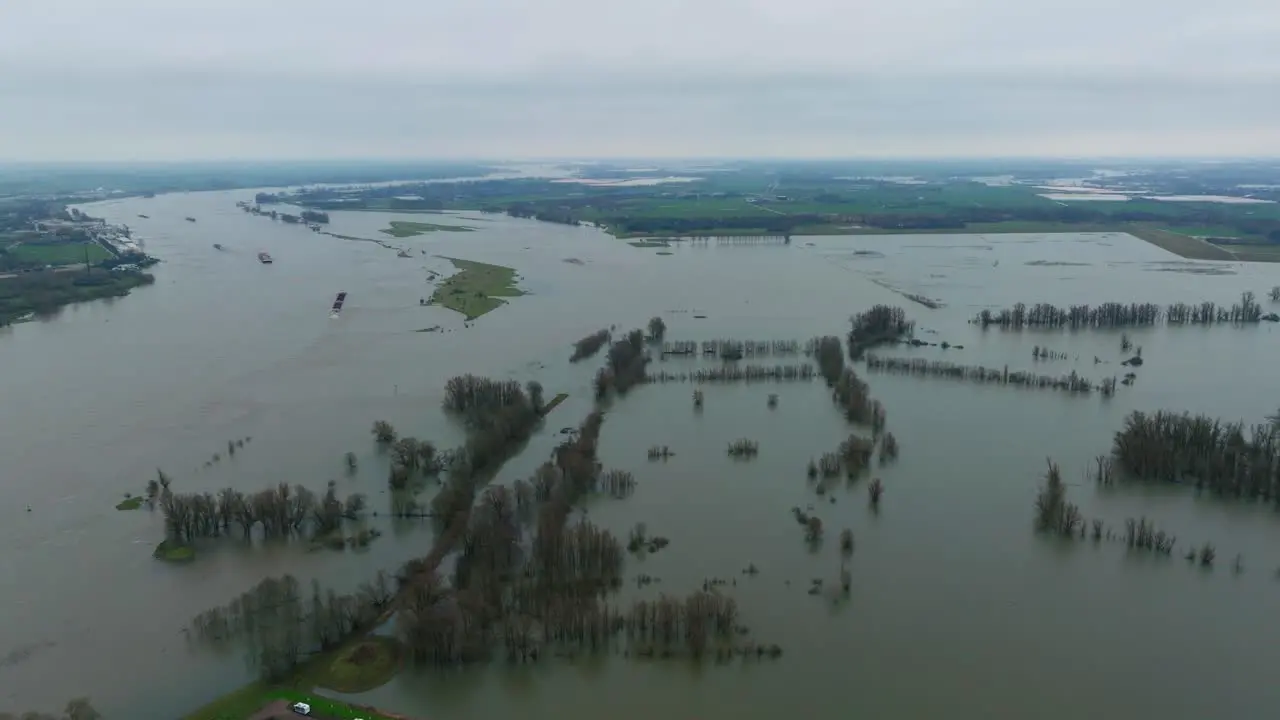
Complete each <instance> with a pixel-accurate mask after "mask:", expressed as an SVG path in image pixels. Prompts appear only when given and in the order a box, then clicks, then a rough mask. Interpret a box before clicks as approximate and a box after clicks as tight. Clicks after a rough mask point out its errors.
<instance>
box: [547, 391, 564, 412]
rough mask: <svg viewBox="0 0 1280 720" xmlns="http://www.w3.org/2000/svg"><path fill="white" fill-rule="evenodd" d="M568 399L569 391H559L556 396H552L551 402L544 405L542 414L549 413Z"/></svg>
mask: <svg viewBox="0 0 1280 720" xmlns="http://www.w3.org/2000/svg"><path fill="white" fill-rule="evenodd" d="M568 399H569V393H557V394H556V396H555V397H553V398H551V402H549V403H547V404H546V405H545V406H543V408H542V414H543V415H549V414H550V413H551V411H552V410H555V409H556V406H557V405H559V404H560V403H562V402H564V401H565V400H568Z"/></svg>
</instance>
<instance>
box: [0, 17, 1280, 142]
mask: <svg viewBox="0 0 1280 720" xmlns="http://www.w3.org/2000/svg"><path fill="white" fill-rule="evenodd" d="M1278 35H1280V7H1273V5H1272V3H1271V2H1270V0H1226V1H1225V2H1218V3H1213V4H1206V3H1203V2H1199V1H1196V2H1192V1H1191V0H1163V1H1159V0H1126V1H1125V2H1115V1H1114V0H1109V1H1107V2H1103V0H1074V2H1071V3H1060V2H1046V1H1044V0H914V2H909V3H901V2H887V1H886V2H877V3H868V2H858V1H856V0H787V1H786V2H779V1H777V0H647V1H646V2H635V1H631V0H626V1H623V0H620V1H619V2H616V3H607V2H599V1H598V0H540V1H539V2H536V3H528V2H514V1H511V2H508V1H504V0H431V1H430V2H409V1H408V0H405V1H400V0H365V2H361V3H351V2H349V1H348V0H340V1H339V0H306V1H302V0H271V1H270V2H263V1H262V0H253V1H250V0H217V2H214V1H212V0H187V1H185V2H174V1H173V0H8V2H6V3H3V4H0V159H2V158H11V159H42V158H47V159H76V158H102V159H162V158H219V157H238V158H249V157H264V156H269V157H366V156H368V157H371V156H379V157H396V156H400V157H409V156H412V157H445V156H466V157H477V156H478V157H499V156H516V157H537V156H566V155H572V156H584V155H592V154H607V155H632V156H635V155H650V154H656V155H685V154H689V155H704V156H705V155H793V156H801V155H841V156H852V155H895V156H921V155H934V154H938V155H963V154H1014V155H1016V154H1034V155H1078V154H1122V155H1132V154H1139V155H1147V154H1215V153H1222V154H1277V153H1280V133H1278V131H1276V130H1273V129H1272V125H1271V123H1269V122H1268V119H1269V118H1274V117H1276V116H1277V114H1280V93H1277V92H1276V91H1275V88H1277V87H1280V53H1276V52H1275V51H1274V50H1273V49H1272V46H1271V43H1272V40H1271V39H1272V38H1274V37H1276V36H1278Z"/></svg>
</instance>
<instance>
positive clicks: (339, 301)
mask: <svg viewBox="0 0 1280 720" xmlns="http://www.w3.org/2000/svg"><path fill="white" fill-rule="evenodd" d="M346 301H347V293H346V291H345V290H344V291H343V292H340V293H338V296H337V297H335V298H334V299H333V308H332V309H331V310H330V317H337V316H338V313H340V312H342V305H343V303H345V302H346Z"/></svg>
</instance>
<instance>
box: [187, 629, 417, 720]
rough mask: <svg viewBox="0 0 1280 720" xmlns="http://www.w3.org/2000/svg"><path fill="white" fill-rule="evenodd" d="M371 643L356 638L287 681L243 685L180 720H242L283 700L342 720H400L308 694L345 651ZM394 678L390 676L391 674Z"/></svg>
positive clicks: (304, 665) (305, 664) (300, 669)
mask: <svg viewBox="0 0 1280 720" xmlns="http://www.w3.org/2000/svg"><path fill="white" fill-rule="evenodd" d="M371 639H373V638H372V637H370V638H359V639H357V640H355V641H353V642H352V643H350V644H348V645H345V646H343V647H341V648H338V649H336V650H333V651H330V652H326V653H320V654H318V655H316V656H315V657H313V658H312V659H311V660H309V661H308V662H306V663H304V664H303V665H301V666H300V667H299V668H298V669H297V671H296V672H295V673H294V674H293V675H292V676H290V677H289V678H287V679H285V680H283V681H281V682H278V683H267V682H264V681H261V680H257V681H254V682H251V683H249V684H248V685H245V686H244V687H241V688H239V689H237V690H235V691H233V692H230V693H227V694H226V695H223V696H222V697H220V698H218V699H216V700H214V701H213V702H211V703H209V704H208V705H205V706H204V707H202V708H200V709H198V710H196V711H195V712H193V713H191V714H189V715H187V716H185V717H184V718H183V720H246V718H249V717H252V716H253V715H254V714H255V713H257V712H258V711H259V710H260V709H262V707H263V706H264V705H266V704H267V703H269V702H271V701H273V700H285V701H286V702H288V703H290V704H292V703H295V702H305V703H307V704H309V705H310V706H311V709H312V712H314V713H316V714H319V715H328V716H331V717H335V718H343V719H344V720H355V718H363V720H401V719H400V718H393V717H390V716H388V715H385V714H380V713H378V712H376V711H374V710H373V709H372V708H367V707H360V706H358V705H350V704H348V703H344V702H340V701H337V700H331V699H329V698H324V697H320V696H318V695H314V694H312V691H313V690H314V688H316V687H317V686H319V685H320V684H321V682H322V680H323V679H324V678H325V677H326V676H327V675H328V674H329V668H330V666H331V665H332V663H333V662H334V661H335V660H337V658H339V657H341V656H342V654H343V653H344V652H346V650H347V648H349V647H352V646H354V645H357V644H360V643H364V642H367V641H369V640H371ZM393 675H394V673H393Z"/></svg>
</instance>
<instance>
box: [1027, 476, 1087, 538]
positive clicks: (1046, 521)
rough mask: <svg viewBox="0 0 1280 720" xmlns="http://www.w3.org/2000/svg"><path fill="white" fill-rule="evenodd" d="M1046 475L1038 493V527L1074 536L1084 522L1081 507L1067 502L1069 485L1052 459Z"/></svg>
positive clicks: (1046, 530)
mask: <svg viewBox="0 0 1280 720" xmlns="http://www.w3.org/2000/svg"><path fill="white" fill-rule="evenodd" d="M1046 462H1048V463H1049V469H1048V470H1047V471H1046V472H1045V475H1044V485H1043V486H1042V487H1041V488H1040V492H1039V493H1038V494H1037V495H1036V529H1038V530H1040V531H1042V532H1054V533H1058V534H1061V535H1065V536H1068V537H1070V536H1072V535H1073V534H1074V533H1075V531H1076V528H1077V527H1079V526H1080V525H1081V523H1082V522H1083V520H1082V518H1081V517H1080V509H1079V508H1078V507H1076V506H1075V505H1074V504H1072V503H1069V502H1067V487H1066V485H1065V484H1063V482H1062V472H1061V471H1060V470H1059V469H1058V465H1057V464H1056V463H1054V462H1053V461H1052V460H1047V461H1046Z"/></svg>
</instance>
